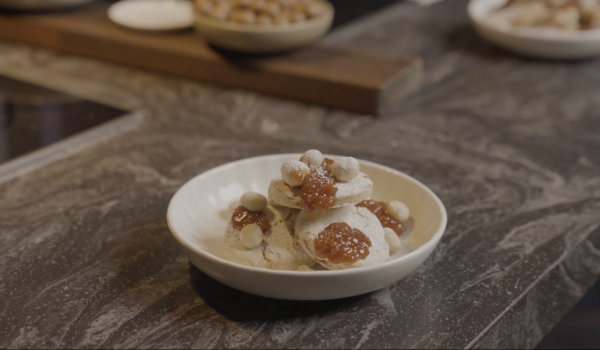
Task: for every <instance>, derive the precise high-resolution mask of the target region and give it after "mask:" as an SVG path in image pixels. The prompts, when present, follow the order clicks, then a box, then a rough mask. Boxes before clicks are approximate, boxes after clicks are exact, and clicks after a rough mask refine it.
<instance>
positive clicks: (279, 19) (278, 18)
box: [273, 12, 290, 26]
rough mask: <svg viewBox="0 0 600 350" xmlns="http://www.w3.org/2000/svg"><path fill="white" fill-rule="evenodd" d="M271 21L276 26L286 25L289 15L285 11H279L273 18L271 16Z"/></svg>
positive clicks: (288, 22) (288, 21)
mask: <svg viewBox="0 0 600 350" xmlns="http://www.w3.org/2000/svg"><path fill="white" fill-rule="evenodd" d="M273 23H274V24H276V25H278V26H285V25H288V24H290V17H289V16H288V14H287V13H286V12H279V13H278V14H277V15H275V18H273Z"/></svg>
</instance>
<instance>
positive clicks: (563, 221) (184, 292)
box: [0, 0, 600, 348]
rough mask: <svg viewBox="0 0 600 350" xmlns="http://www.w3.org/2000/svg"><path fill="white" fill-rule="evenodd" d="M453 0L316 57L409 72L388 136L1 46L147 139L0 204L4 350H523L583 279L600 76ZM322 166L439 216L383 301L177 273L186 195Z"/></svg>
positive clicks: (595, 274)
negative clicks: (402, 57) (335, 53)
mask: <svg viewBox="0 0 600 350" xmlns="http://www.w3.org/2000/svg"><path fill="white" fill-rule="evenodd" d="M465 5H466V2H465V1H463V0H448V1H444V2H442V3H439V4H436V5H433V6H431V7H419V6H417V5H415V4H411V3H403V4H400V5H397V6H395V7H393V8H390V9H387V10H386V11H383V12H381V13H380V14H379V15H377V17H376V18H375V19H373V18H370V19H366V20H364V21H362V22H360V23H357V24H355V25H354V26H353V27H349V28H346V29H341V30H340V31H339V32H337V33H334V34H332V35H331V36H330V37H329V38H328V39H327V40H328V41H330V42H338V43H343V44H350V45H357V46H362V47H368V48H372V49H379V50H386V51H391V52H398V53H409V54H417V55H420V56H422V57H423V58H424V62H425V69H426V76H425V86H424V88H423V90H422V91H421V93H420V94H418V95H415V96H413V97H411V98H410V99H409V100H408V101H406V103H405V104H404V106H403V108H402V109H401V110H400V111H399V112H398V115H397V116H396V117H394V118H387V119H375V118H373V117H371V116H365V115H357V114H352V113H349V112H344V111H339V110H332V109H327V108H323V107H319V106H314V105H307V104H302V103H297V102H293V101H289V100H283V99H277V98H271V97H267V96H263V95H259V94H255V93H251V92H246V91H236V90H231V89H225V88H221V87H217V86H213V85H207V84H200V83H197V82H193V81H189V80H184V79H179V78H175V77H171V76H165V75H159V74H154V73H150V72H146V71H140V70H136V69H131V68H127V67H123V66H118V65H112V64H107V63H102V62H98V61H95V60H89V59H83V58H77V57H72V56H67V55H59V54H55V53H51V52H49V51H45V50H40V49H33V48H30V47H25V46H20V45H14V44H8V43H0V74H5V75H8V76H11V77H15V78H20V79H24V80H27V81H31V82H37V83H40V84H44V85H46V86H49V87H53V88H58V89H61V90H64V91H67V92H71V93H76V94H78V95H81V96H83V97H87V98H90V99H93V100H96V101H99V102H104V103H108V104H111V105H114V106H117V107H121V108H129V109H138V108H140V109H143V110H144V112H145V113H146V121H145V123H144V125H143V126H142V127H141V128H139V129H138V130H136V131H133V132H130V133H128V134H124V135H121V136H118V137H116V138H113V139H111V140H110V141H107V142H103V143H101V144H99V145H96V146H94V147H92V148H89V149H86V150H84V151H82V152H79V153H77V154H75V155H73V156H70V157H68V158H67V159H64V160H62V161H59V162H57V163H54V164H52V165H49V166H46V167H44V168H42V169H40V170H37V171H35V172H33V173H30V174H27V175H25V176H22V177H20V178H18V179H17V180H14V181H12V182H10V183H6V184H4V185H0V347H1V348H17V347H18V348H27V347H78V348H79V347H153V348H156V347H160V348H167V347H169V348H170V347H211V348H213V347H303V348H315V347H365V348H369V347H427V348H432V347H461V348H462V347H532V346H534V345H535V344H536V343H537V342H538V341H539V340H540V339H541V337H543V335H544V334H546V333H547V332H548V331H549V329H550V328H551V327H552V326H553V325H554V324H555V323H556V322H557V321H558V320H559V318H560V317H561V316H562V315H563V314H564V313H565V312H566V311H567V310H568V309H569V308H570V307H571V306H572V305H573V304H574V303H575V302H576V301H577V300H578V299H579V298H580V297H581V296H582V295H583V294H584V293H585V291H586V290H587V289H588V288H589V287H591V286H592V285H593V283H594V282H595V281H596V280H597V279H598V278H599V277H600V228H599V227H600V152H598V150H600V115H599V114H600V112H599V111H600V98H598V90H597V86H598V83H599V82H600V61H598V60H595V61H584V62H572V63H565V62H545V61H538V60H532V59H525V58H519V57H517V56H514V55H512V54H509V53H506V52H503V51H500V50H498V49H496V48H494V47H492V46H490V45H488V44H487V43H485V42H484V41H482V40H481V39H480V38H478V37H477V35H476V34H475V33H474V32H473V30H472V29H471V28H470V26H469V23H468V19H467V17H466V14H465ZM308 148H319V149H321V150H322V151H324V152H328V153H337V154H347V155H352V156H355V157H358V158H362V159H368V160H372V161H375V162H379V163H382V164H384V165H387V166H391V167H394V168H396V169H399V170H402V171H404V172H406V173H408V174H410V175H412V176H414V177H416V178H417V179H419V180H421V181H422V182H424V183H425V184H427V185H429V186H430V187H431V188H432V189H433V190H434V191H435V192H436V193H437V194H438V195H439V197H440V198H441V199H442V201H443V202H444V203H445V205H446V208H447V209H448V213H449V224H448V229H447V231H446V234H445V236H444V238H443V239H442V242H441V243H440V245H439V246H438V248H437V249H436V250H435V251H434V253H433V255H432V256H431V257H430V258H429V259H428V260H427V262H426V263H425V264H424V265H423V266H421V268H419V269H418V270H417V271H416V272H415V273H414V274H412V275H411V276H409V277H408V278H406V279H404V280H403V281H401V282H399V283H397V284H395V285H393V286H391V287H390V288H386V289H383V290H380V291H378V292H375V293H372V294H368V295H363V296H358V297H353V298H348V299H343V300H336V301H327V302H293V301H279V300H270V299H265V298H260V297H255V296H252V295H248V294H244V293H241V292H238V291H236V290H233V289H230V288H228V287H225V286H223V285H221V284H219V283H217V282H215V281H214V280H212V279H210V278H208V277H207V276H205V275H204V274H202V273H201V272H200V271H199V270H197V269H196V268H195V267H193V266H191V265H190V263H189V262H188V260H187V259H186V258H185V257H184V256H183V255H182V254H181V252H180V251H179V249H178V247H177V245H176V242H175V240H174V239H173V238H172V237H171V235H170V233H169V229H168V227H167V223H166V219H165V212H166V209H167V205H168V203H169V200H170V198H171V196H172V195H173V194H174V192H175V191H176V190H177V189H178V187H179V186H181V185H182V184H183V183H184V182H186V181H187V180H189V179H190V178H192V177H193V176H195V175H196V174H198V173H200V172H202V171H204V170H207V169H210V168H212V167H214V166H217V165H220V164H224V163H226V162H229V161H233V160H236V159H240V158H245V157H250V156H257V155H263V154H270V153H281V152H301V151H304V150H306V149H308Z"/></svg>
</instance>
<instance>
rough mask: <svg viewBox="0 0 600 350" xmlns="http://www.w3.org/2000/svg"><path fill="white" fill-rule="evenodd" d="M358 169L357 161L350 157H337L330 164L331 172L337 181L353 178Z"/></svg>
mask: <svg viewBox="0 0 600 350" xmlns="http://www.w3.org/2000/svg"><path fill="white" fill-rule="evenodd" d="M359 171H360V166H359V165H358V161H357V160H356V159H354V158H352V157H344V158H339V159H336V160H335V161H334V162H333V164H331V173H332V174H333V176H335V178H336V179H338V180H339V181H343V182H348V181H350V180H352V179H354V178H355V177H356V176H357V175H358V173H359Z"/></svg>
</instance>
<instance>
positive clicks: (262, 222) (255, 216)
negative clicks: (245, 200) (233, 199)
mask: <svg viewBox="0 0 600 350" xmlns="http://www.w3.org/2000/svg"><path fill="white" fill-rule="evenodd" d="M231 224H232V225H233V228H235V229H236V230H238V231H241V230H242V229H243V228H244V227H246V225H250V224H257V225H258V226H260V228H261V229H262V231H263V233H265V232H267V230H269V228H271V224H269V219H268V218H267V215H266V214H265V213H263V212H262V211H261V212H255V211H250V210H248V209H246V208H244V207H243V206H241V205H240V206H239V207H237V208H235V210H234V211H233V215H232V216H231Z"/></svg>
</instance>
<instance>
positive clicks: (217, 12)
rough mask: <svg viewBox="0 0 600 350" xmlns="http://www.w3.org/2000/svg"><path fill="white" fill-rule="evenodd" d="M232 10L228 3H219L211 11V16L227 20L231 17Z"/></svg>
mask: <svg viewBox="0 0 600 350" xmlns="http://www.w3.org/2000/svg"><path fill="white" fill-rule="evenodd" d="M230 12H231V5H229V4H228V3H225V2H224V3H219V4H218V5H217V6H215V8H214V9H213V10H212V11H211V12H210V16H211V17H212V18H215V19H219V20H222V21H224V20H226V19H227V17H229V13H230Z"/></svg>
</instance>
